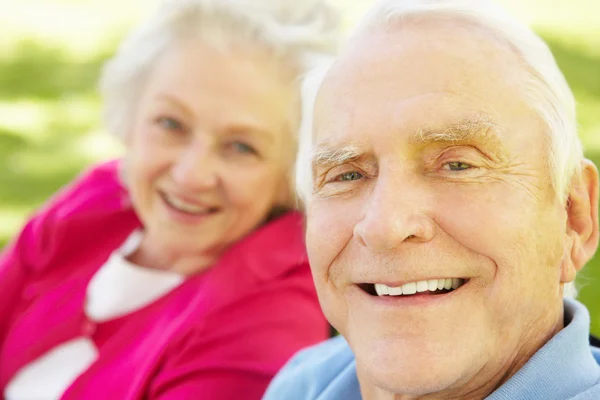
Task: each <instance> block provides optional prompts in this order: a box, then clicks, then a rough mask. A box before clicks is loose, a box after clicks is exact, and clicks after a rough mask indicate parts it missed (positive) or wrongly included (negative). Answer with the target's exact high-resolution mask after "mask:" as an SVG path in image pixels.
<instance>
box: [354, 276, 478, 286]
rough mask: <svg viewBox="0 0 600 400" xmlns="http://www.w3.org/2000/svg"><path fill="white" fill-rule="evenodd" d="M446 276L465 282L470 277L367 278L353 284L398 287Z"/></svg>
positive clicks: (440, 277)
mask: <svg viewBox="0 0 600 400" xmlns="http://www.w3.org/2000/svg"><path fill="white" fill-rule="evenodd" d="M448 278H450V279H452V278H457V279H462V280H464V281H465V283H466V281H468V280H469V279H471V278H470V277H467V276H457V275H448V276H439V277H435V278H414V279H412V278H411V279H403V280H386V279H369V280H363V281H355V282H354V285H362V284H370V285H374V284H381V285H386V286H390V287H398V286H402V285H405V284H407V283H416V282H421V281H429V280H434V279H436V280H437V279H448Z"/></svg>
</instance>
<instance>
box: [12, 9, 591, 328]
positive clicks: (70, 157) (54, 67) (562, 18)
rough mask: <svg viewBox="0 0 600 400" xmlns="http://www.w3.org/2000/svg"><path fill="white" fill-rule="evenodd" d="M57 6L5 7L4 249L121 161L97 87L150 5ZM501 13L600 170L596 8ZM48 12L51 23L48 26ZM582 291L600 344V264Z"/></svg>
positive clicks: (351, 15)
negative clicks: (570, 111) (26, 226)
mask: <svg viewBox="0 0 600 400" xmlns="http://www.w3.org/2000/svg"><path fill="white" fill-rule="evenodd" d="M55 1H56V8H55V9H54V8H52V6H51V5H49V4H48V3H46V2H42V1H41V0H23V1H20V2H19V3H18V5H17V3H14V4H13V5H12V6H11V5H10V4H9V5H8V6H7V3H2V2H0V26H2V27H3V36H2V37H0V248H1V247H2V246H3V245H4V244H5V243H6V242H7V240H9V238H10V237H11V236H12V235H14V234H15V232H17V231H18V229H19V227H20V225H21V224H22V222H23V220H24V218H26V216H27V215H28V214H29V213H31V211H32V210H34V209H35V208H37V207H38V206H39V205H40V204H42V203H43V202H44V201H45V200H46V199H47V198H48V197H49V196H50V195H52V194H53V193H54V192H55V191H56V190H57V189H58V188H60V187H61V186H63V185H64V184H66V183H67V182H69V181H70V180H71V179H72V178H73V177H74V176H75V175H76V174H77V173H78V172H79V171H80V170H81V169H82V168H84V167H85V166H87V165H89V164H90V163H93V162H96V161H98V160H101V159H106V158H109V157H111V156H113V155H114V154H117V152H118V146H116V145H115V143H114V142H112V141H111V140H109V139H108V136H105V135H103V133H102V131H101V123H100V119H99V112H100V110H99V109H100V99H99V97H98V94H97V93H96V81H97V79H98V77H99V73H100V69H101V65H102V63H103V62H104V60H105V59H106V58H107V56H108V55H109V54H111V53H112V52H113V51H114V50H115V48H116V40H115V38H117V37H119V36H120V32H122V27H123V26H126V25H128V24H129V23H130V22H131V21H134V20H136V19H138V17H139V15H141V14H142V11H141V10H142V9H143V8H144V7H146V8H147V6H146V3H145V2H144V1H142V0H133V1H131V2H128V4H129V5H130V7H131V8H130V9H128V10H126V11H123V10H122V7H123V3H122V2H120V1H119V2H117V1H116V0H102V1H101V0H90V1H89V2H87V3H85V4H84V3H82V2H81V1H77V0H60V1H58V0H55ZM42 3H43V5H44V6H43V7H42V8H43V9H38V8H37V7H38V6H41V5H42ZM334 3H337V5H338V6H342V8H343V9H345V10H346V18H345V19H346V21H347V22H348V21H350V20H353V19H355V18H356V15H358V14H359V13H360V12H361V11H362V9H363V8H364V6H365V3H360V4H359V2H358V1H354V0H353V1H350V2H348V1H347V0H336V1H334ZM504 3H506V5H507V6H508V7H509V9H513V10H522V11H523V13H524V15H525V19H527V20H530V21H533V22H534V23H535V24H536V25H537V26H538V31H539V32H540V33H541V35H542V36H543V37H544V38H545V39H546V41H547V42H548V43H549V45H550V47H551V49H552V51H553V53H554V54H555V56H556V58H557V61H558V64H559V66H560V67H561V69H562V70H563V72H564V73H565V75H566V77H567V80H568V81H569V84H570V85H571V87H572V88H573V91H574V92H575V95H576V98H577V100H578V102H579V106H578V112H579V123H580V128H581V129H580V133H581V137H582V140H583V141H584V145H585V147H586V150H587V155H588V157H589V158H591V159H592V160H593V161H594V162H596V165H599V166H600V119H599V118H598V115H600V73H599V72H598V71H600V31H598V29H599V28H598V27H597V26H595V24H594V21H595V19H594V16H596V15H600V6H599V5H598V4H599V3H597V2H596V1H595V0H571V1H570V2H568V6H565V4H566V2H565V4H563V5H562V7H563V8H560V9H558V8H554V9H551V8H549V7H548V6H547V2H546V1H545V0H530V1H527V2H526V5H525V4H524V3H525V2H521V1H516V0H505V1H504ZM34 6H35V7H34ZM6 7H12V8H11V9H10V10H7V8H6ZM28 7H29V8H28ZM86 7H87V8H86ZM135 7H138V8H137V9H136V8H135ZM28 10H37V12H29V11H28ZM60 10H67V11H68V12H66V14H61V15H63V19H64V20H61V16H60V15H58V14H59V13H60ZM117 10H119V11H120V12H116V11H117ZM6 11H11V12H10V13H9V12H6ZM121 11H123V12H121ZM48 12H50V13H51V14H52V15H53V16H54V17H53V18H47V17H45V15H47V13H48ZM144 13H145V11H144ZM116 15H118V16H123V15H125V16H126V18H125V17H124V18H125V19H123V18H120V17H119V18H120V19H115V18H116V17H115V16H116ZM8 16H10V18H8ZM536 18H537V19H536ZM72 20H77V24H73V25H71V24H70V21H72ZM69 29H70V30H69ZM7 32H8V34H5V33H7ZM578 285H579V287H580V288H581V291H580V299H581V300H582V301H583V302H584V303H585V304H586V305H587V306H588V308H589V309H590V312H591V315H592V332H594V333H595V334H596V335H600V296H599V295H598V292H599V290H600V254H598V255H597V256H596V257H594V259H593V260H592V261H591V262H590V263H589V265H588V266H586V268H585V269H584V270H583V272H582V273H580V275H579V277H578Z"/></svg>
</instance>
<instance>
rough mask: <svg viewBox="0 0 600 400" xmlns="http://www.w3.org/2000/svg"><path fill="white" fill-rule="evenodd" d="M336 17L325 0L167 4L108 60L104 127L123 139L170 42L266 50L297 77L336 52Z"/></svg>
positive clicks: (190, 0) (216, 0)
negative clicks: (194, 39)
mask: <svg viewBox="0 0 600 400" xmlns="http://www.w3.org/2000/svg"><path fill="white" fill-rule="evenodd" d="M337 27H338V18H337V14H336V13H335V12H334V11H333V9H332V8H330V7H329V6H328V5H327V4H326V3H324V1H323V0H301V1H291V0H166V1H164V2H163V3H162V4H161V6H160V7H159V8H158V9H157V10H156V12H155V13H154V15H153V16H152V17H151V18H150V19H149V20H148V21H146V22H145V23H144V24H142V25H140V26H139V27H138V28H137V29H135V30H134V31H133V32H132V33H131V34H130V35H129V36H128V37H127V38H126V39H125V40H124V41H123V43H122V44H121V46H120V47H119V49H118V51H117V53H116V55H115V56H114V58H112V59H111V60H109V61H108V62H107V63H106V65H105V67H104V70H103V74H102V77H101V80H100V91H101V93H102V95H103V98H104V120H105V125H106V128H107V129H108V131H109V132H111V133H112V134H115V135H117V136H118V137H121V138H122V137H124V136H125V135H126V134H127V132H128V130H129V129H130V126H131V119H132V117H133V115H134V114H135V112H134V111H135V108H136V104H137V101H138V99H139V97H140V95H141V92H142V91H143V88H144V83H145V81H146V79H147V77H148V75H149V72H150V71H151V70H152V67H153V65H154V63H155V62H156V61H157V60H159V59H160V56H161V55H162V54H164V53H165V52H166V50H167V48H168V47H169V46H170V45H172V43H173V42H175V41H177V40H181V39H185V38H187V37H190V36H193V37H197V38H199V39H201V40H203V41H206V42H208V43H209V44H211V45H216V46H222V47H227V46H230V45H231V44H232V43H240V42H241V44H243V45H250V46H256V47H258V48H259V49H264V50H266V51H268V52H270V53H271V54H273V56H274V57H275V58H276V59H278V60H279V61H280V62H282V63H283V64H284V65H286V66H289V67H291V68H293V70H292V71H294V72H295V73H296V76H297V77H298V78H301V75H302V74H303V73H304V72H305V71H307V70H308V69H310V68H311V67H312V66H313V65H314V63H315V62H316V61H318V60H321V59H323V58H327V57H331V56H332V55H333V52H334V50H335V49H336V47H337V44H338V43H337V40H338V36H337Z"/></svg>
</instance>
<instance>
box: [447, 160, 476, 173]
mask: <svg viewBox="0 0 600 400" xmlns="http://www.w3.org/2000/svg"><path fill="white" fill-rule="evenodd" d="M444 166H445V167H447V169H449V170H450V171H464V170H466V169H470V168H473V166H472V165H470V164H467V163H464V162H460V161H453V162H449V163H446V164H445V165H444Z"/></svg>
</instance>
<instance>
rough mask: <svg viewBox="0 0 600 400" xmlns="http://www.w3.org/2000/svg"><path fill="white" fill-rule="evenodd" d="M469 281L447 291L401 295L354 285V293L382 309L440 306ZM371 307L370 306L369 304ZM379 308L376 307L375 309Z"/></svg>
mask: <svg viewBox="0 0 600 400" xmlns="http://www.w3.org/2000/svg"><path fill="white" fill-rule="evenodd" d="M467 283H468V282H465V284H463V285H462V286H461V287H459V288H458V289H455V290H451V291H448V292H445V293H440V294H433V293H431V292H418V293H415V294H412V295H401V296H378V295H373V294H369V293H367V292H366V291H365V290H364V289H363V288H361V287H359V285H352V290H351V292H352V293H355V294H357V295H358V298H359V299H362V300H361V301H365V302H368V304H371V305H372V306H375V307H383V309H382V310H389V311H392V310H399V308H398V307H400V309H403V308H404V307H430V306H438V305H441V304H443V303H444V302H445V301H448V300H451V299H452V298H454V297H455V296H457V295H459V294H460V293H462V292H463V291H464V290H465V289H464V287H465V286H467ZM369 307H370V306H369ZM375 310H378V308H374V309H373V311H375Z"/></svg>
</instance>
